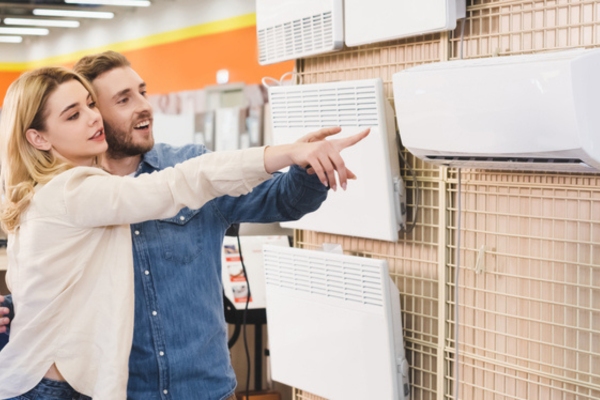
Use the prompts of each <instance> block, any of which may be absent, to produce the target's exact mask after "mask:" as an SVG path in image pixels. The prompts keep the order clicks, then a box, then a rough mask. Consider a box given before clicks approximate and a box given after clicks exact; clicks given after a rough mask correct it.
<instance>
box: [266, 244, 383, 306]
mask: <svg viewBox="0 0 600 400" xmlns="http://www.w3.org/2000/svg"><path fill="white" fill-rule="evenodd" d="M326 254H327V253H324V255H326ZM264 265H265V282H266V284H267V286H269V285H271V286H277V287H281V288H286V289H291V290H294V291H298V292H305V293H310V294H312V295H320V296H324V297H330V298H337V299H340V300H344V301H349V302H355V303H360V304H363V305H364V304H368V305H372V306H377V307H383V293H382V289H381V287H382V285H381V280H382V276H381V269H380V267H379V266H375V265H368V264H364V263H359V262H347V261H338V260H334V259H331V258H326V257H325V256H324V257H318V256H312V255H311V256H305V255H296V254H280V253H273V252H269V251H265V252H264Z"/></svg>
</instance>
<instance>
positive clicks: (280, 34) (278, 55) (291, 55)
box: [256, 0, 344, 65]
mask: <svg viewBox="0 0 600 400" xmlns="http://www.w3.org/2000/svg"><path fill="white" fill-rule="evenodd" d="M342 11H343V10H342V0H305V1H302V0H256V33H257V41H258V50H259V54H258V59H259V63H260V64H261V65H267V64H273V63H276V62H281V61H286V60H293V59H296V58H301V57H308V56H311V55H315V54H320V53H324V52H328V51H332V50H337V49H340V48H342V47H343V35H344V27H343V14H342Z"/></svg>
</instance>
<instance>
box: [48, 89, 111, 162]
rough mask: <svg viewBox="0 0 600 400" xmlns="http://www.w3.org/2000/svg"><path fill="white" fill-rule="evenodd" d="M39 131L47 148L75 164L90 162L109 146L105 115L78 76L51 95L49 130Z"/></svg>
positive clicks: (55, 154)
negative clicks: (105, 132)
mask: <svg viewBox="0 0 600 400" xmlns="http://www.w3.org/2000/svg"><path fill="white" fill-rule="evenodd" d="M39 134H40V135H41V136H42V138H43V139H44V140H45V142H46V143H45V145H46V146H47V148H45V150H49V151H50V152H52V154H53V155H54V156H56V157H59V158H63V159H66V160H68V161H70V162H71V163H72V164H74V165H83V166H90V165H92V164H93V162H94V160H95V157H96V156H98V155H100V154H102V153H104V152H105V151H106V149H107V144H106V140H105V137H104V126H103V124H102V116H101V115H100V112H99V111H98V109H97V108H96V103H94V101H93V100H92V96H91V95H90V94H89V93H88V91H87V90H86V89H85V87H84V86H83V85H82V84H81V83H80V82H79V81H77V80H70V81H68V82H65V83H63V84H61V85H60V86H59V87H58V88H57V89H56V90H55V91H54V93H52V94H51V95H50V96H49V97H48V102H47V104H46V130H45V131H43V132H41V131H40V132H39Z"/></svg>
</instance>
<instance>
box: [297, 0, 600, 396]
mask: <svg viewBox="0 0 600 400" xmlns="http://www.w3.org/2000/svg"><path fill="white" fill-rule="evenodd" d="M461 28H462V27H461V22H460V21H459V24H458V27H457V29H456V30H455V31H454V32H448V33H442V34H436V35H426V36H421V37H415V38H410V39H406V40H397V41H391V42H385V43H378V44H373V45H368V46H360V47H354V48H345V49H344V50H342V51H340V52H336V53H329V54H324V55H321V56H317V57H312V58H309V59H302V60H299V61H298V63H297V66H298V71H299V73H300V75H301V76H302V79H303V82H304V83H317V82H328V81H334V80H350V79H363V78H373V77H381V78H382V79H383V81H384V89H385V93H386V96H387V97H388V99H389V100H390V101H392V100H393V99H392V88H391V81H392V75H393V74H394V73H395V72H398V71H400V70H402V69H405V68H409V67H412V66H415V65H419V64H423V63H431V62H440V61H445V60H452V59H457V58H460V56H461V49H462V57H463V58H480V57H494V56H510V55H517V54H529V53H535V52H540V51H546V50H556V49H566V48H574V47H598V46H600V1H590V0H581V1H576V0H555V1H547V0H546V1H544V0H540V1H523V0H496V1H493V0H487V1H486V0H469V1H468V2H467V19H466V21H465V22H464V30H463V32H464V33H463V36H462V38H461ZM406 158H407V160H408V162H409V163H411V164H412V165H413V167H414V170H415V173H416V176H417V182H414V180H413V179H412V176H411V174H409V173H408V171H407V169H406V168H404V167H403V169H402V174H403V177H404V179H405V181H406V184H407V189H408V198H409V215H412V213H413V212H415V210H416V209H417V207H415V201H416V198H417V196H416V187H417V186H418V187H419V188H420V193H421V195H420V199H419V204H418V205H419V207H418V213H417V216H418V224H417V227H416V229H415V230H414V231H413V232H411V233H410V234H407V235H403V236H401V238H400V240H399V241H398V242H397V243H387V242H378V241H373V240H367V239H358V238H350V237H344V236H337V235H329V234H322V233H316V232H307V231H303V232H296V237H295V242H296V246H299V247H305V248H316V247H318V246H320V245H321V244H322V243H339V244H341V245H342V246H343V247H344V249H345V250H346V252H347V253H349V254H356V255H364V256H368V257H377V258H385V259H387V260H388V262H389V265H390V273H391V275H392V277H393V278H394V280H395V282H396V284H397V285H398V288H399V289H400V292H401V304H402V311H403V317H404V330H405V340H406V350H407V353H408V359H409V361H410V364H411V374H410V380H411V384H412V398H413V399H415V400H421V399H425V400H429V399H436V400H443V399H452V398H454V392H455V383H456V374H455V365H454V360H455V347H456V342H455V335H454V329H455V324H454V318H455V299H456V296H455V293H456V292H455V289H456V285H455V273H456V268H455V267H456V262H455V261H456V259H457V254H456V244H457V237H458V236H457V231H458V230H457V222H458V218H457V216H458V208H459V204H458V203H457V198H458V195H457V190H458V189H459V186H458V181H459V179H458V174H459V173H460V198H461V203H460V209H461V213H460V216H461V218H460V221H461V226H460V240H461V243H460V248H461V252H460V268H459V272H460V274H459V285H458V287H459V292H458V293H459V296H458V298H459V309H458V311H459V327H460V329H459V366H460V368H459V370H458V371H459V374H458V379H459V382H460V385H459V387H460V398H461V399H466V400H471V399H473V400H479V399H494V400H504V399H527V400H529V399H531V400H559V399H560V400H571V399H575V400H592V399H600V175H592V174H590V175H583V174H579V175H575V174H544V173H531V172H492V171H479V170H462V171H460V172H459V171H457V170H456V169H446V168H438V167H435V166H433V165H431V164H427V163H423V162H422V161H420V160H417V159H415V158H414V157H412V156H411V155H410V154H407V157H406ZM357 212H360V210H357ZM294 395H295V398H296V399H298V400H320V399H321V398H320V397H318V396H314V395H312V394H310V393H307V392H304V391H302V390H301V388H298V389H295V393H294Z"/></svg>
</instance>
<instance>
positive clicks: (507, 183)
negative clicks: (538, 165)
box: [448, 172, 600, 399]
mask: <svg viewBox="0 0 600 400" xmlns="http://www.w3.org/2000/svg"><path fill="white" fill-rule="evenodd" d="M492 176H494V177H495V179H491V177H492ZM501 176H502V175H498V174H493V175H492V174H484V173H477V172H467V173H465V174H464V176H462V181H463V183H462V185H461V195H462V202H461V207H462V214H461V216H462V218H461V220H462V223H461V229H460V232H461V240H462V243H461V271H460V276H461V278H460V280H459V288H460V292H459V302H460V313H459V315H460V316H461V317H460V321H459V326H460V334H459V338H460V340H459V343H460V347H459V352H460V365H461V373H460V375H459V376H460V377H461V378H460V382H461V398H482V397H481V395H482V393H489V394H490V395H491V394H494V395H495V397H494V398H502V399H504V398H507V399H564V398H578V399H597V398H600V267H599V266H600V245H599V243H600V177H599V178H595V177H587V178H586V177H576V176H554V177H552V176H546V179H545V180H546V182H545V183H538V184H534V185H532V184H531V178H532V176H529V175H527V174H521V175H505V176H504V179H498V178H499V177H501ZM519 178H521V179H519ZM552 178H554V179H552ZM581 179H584V180H587V181H589V183H590V184H589V185H588V186H580V185H574V184H573V183H575V182H577V181H580V180H581ZM502 181H504V182H502ZM553 181H554V182H553ZM454 212H456V210H454ZM455 219H456V218H454V219H453V220H455ZM451 229H454V230H455V229H456V226H451ZM454 251H455V248H452V253H453V254H452V255H453V256H455V253H454ZM450 267H451V268H452V269H454V267H455V264H451V265H450ZM453 272H454V271H453ZM451 347H452V348H454V343H452V345H451ZM451 359H452V357H449V359H448V361H449V362H450V361H451ZM490 374H491V376H493V377H494V379H490V376H489V375H490ZM448 397H449V398H451V397H452V396H451V393H448Z"/></svg>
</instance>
